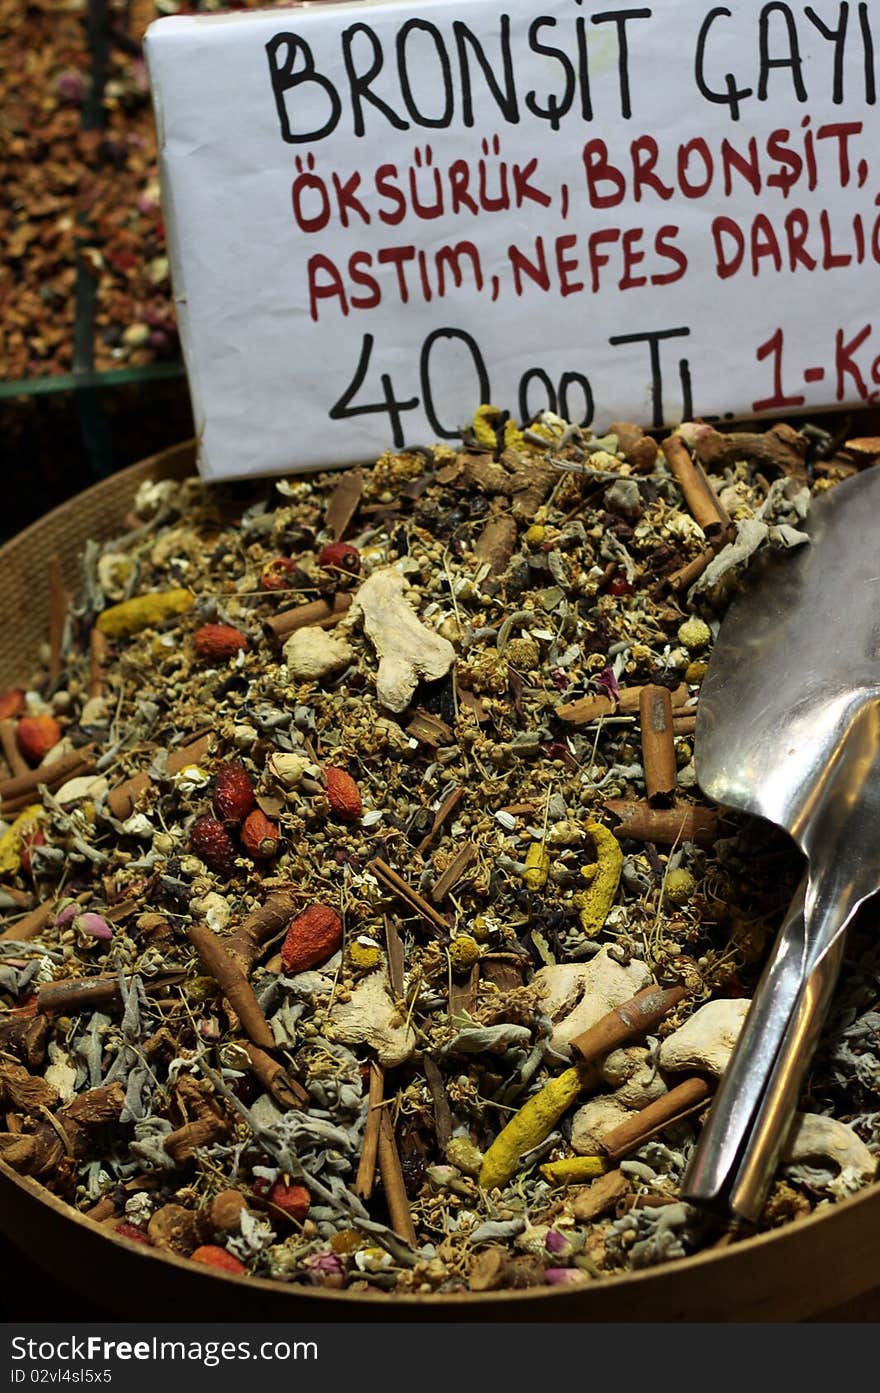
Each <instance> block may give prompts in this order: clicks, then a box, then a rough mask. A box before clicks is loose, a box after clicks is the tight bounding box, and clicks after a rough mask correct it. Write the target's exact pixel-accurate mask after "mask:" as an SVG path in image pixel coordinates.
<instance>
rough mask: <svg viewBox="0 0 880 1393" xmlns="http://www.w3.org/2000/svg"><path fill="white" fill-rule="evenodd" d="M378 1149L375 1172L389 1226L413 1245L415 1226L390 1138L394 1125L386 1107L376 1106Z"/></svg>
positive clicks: (400, 1168)
mask: <svg viewBox="0 0 880 1393" xmlns="http://www.w3.org/2000/svg"><path fill="white" fill-rule="evenodd" d="M378 1150H379V1174H380V1175H381V1177H382V1189H383V1190H384V1191H385V1202H386V1204H387V1205H388V1214H389V1217H390V1219H391V1227H392V1228H393V1230H394V1232H395V1233H396V1234H397V1235H398V1237H399V1238H402V1239H403V1240H404V1242H405V1243H409V1244H410V1245H411V1246H412V1247H413V1248H414V1247H415V1246H416V1242H417V1239H416V1229H415V1224H414V1223H413V1217H412V1211H411V1209H410V1207H409V1200H408V1198H407V1194H406V1185H405V1183H404V1179H403V1169H402V1167H401V1164H400V1155H399V1153H398V1150H397V1142H396V1141H395V1139H394V1128H393V1126H392V1124H391V1118H390V1117H389V1116H388V1110H387V1108H380V1109H379V1148H378Z"/></svg>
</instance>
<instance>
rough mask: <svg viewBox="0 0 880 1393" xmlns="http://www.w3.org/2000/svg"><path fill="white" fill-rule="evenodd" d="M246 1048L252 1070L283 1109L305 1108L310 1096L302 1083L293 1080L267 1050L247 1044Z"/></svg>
mask: <svg viewBox="0 0 880 1393" xmlns="http://www.w3.org/2000/svg"><path fill="white" fill-rule="evenodd" d="M244 1048H245V1049H246V1050H247V1053H248V1056H249V1058H250V1061H251V1068H252V1069H253V1071H254V1073H255V1074H256V1076H257V1078H258V1079H259V1081H260V1083H261V1084H262V1085H263V1087H264V1088H265V1090H266V1092H267V1093H270V1094H271V1095H272V1097H273V1098H274V1099H275V1102H276V1103H278V1104H279V1105H280V1106H281V1107H282V1108H304V1107H305V1106H306V1104H307V1103H308V1101H309V1095H308V1093H307V1091H306V1090H305V1089H304V1088H303V1086H302V1084H301V1083H298V1082H297V1080H296V1079H292V1078H291V1077H290V1075H289V1074H288V1072H287V1070H286V1069H285V1068H284V1065H283V1064H279V1063H278V1060H277V1059H273V1058H272V1056H271V1055H270V1054H267V1053H266V1051H265V1050H261V1049H259V1048H258V1047H257V1046H256V1045H252V1044H250V1042H247V1041H246V1042H245V1045H244Z"/></svg>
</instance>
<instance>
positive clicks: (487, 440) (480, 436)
mask: <svg viewBox="0 0 880 1393" xmlns="http://www.w3.org/2000/svg"><path fill="white" fill-rule="evenodd" d="M500 424H501V412H500V411H499V410H498V407H497V406H488V405H484V406H480V407H478V408H477V410H476V411H475V412H474V418H473V421H472V426H473V431H474V438H475V439H476V441H477V443H478V444H480V445H483V446H484V447H485V448H486V449H487V450H494V449H495V448H496V446H497V444H498V426H499V425H500ZM504 444H505V447H506V448H507V449H512V450H521V449H522V448H523V446H524V445H525V441H524V439H523V436H522V431H518V430H517V428H516V426H515V425H514V423H513V421H512V420H510V418H509V417H508V419H507V420H506V421H505V422H504Z"/></svg>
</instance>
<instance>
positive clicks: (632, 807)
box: [0, 407, 880, 1293]
mask: <svg viewBox="0 0 880 1393" xmlns="http://www.w3.org/2000/svg"><path fill="white" fill-rule="evenodd" d="M878 454H880V441H872V440H850V441H848V442H847V443H846V445H842V444H840V442H837V443H835V442H834V441H833V440H832V439H831V438H830V437H829V436H828V435H827V434H826V433H825V432H824V431H822V430H820V429H818V428H816V427H813V426H804V427H802V429H801V430H800V431H796V430H794V429H793V428H791V427H789V426H786V425H782V424H779V425H775V426H773V427H772V428H771V429H770V430H768V431H766V432H760V433H752V432H732V433H728V434H721V433H719V432H717V431H715V430H714V429H713V428H712V427H710V426H707V425H704V424H702V423H696V424H691V423H689V424H686V425H684V426H682V427H681V428H680V429H679V430H678V431H677V432H675V433H674V434H673V435H672V436H670V437H669V438H668V439H666V440H664V441H663V443H662V446H661V448H660V449H659V450H658V447H657V445H656V443H655V441H654V440H653V439H652V438H651V437H650V436H646V435H644V434H643V433H642V432H641V431H640V430H639V429H638V428H637V427H634V426H631V425H629V424H626V423H618V424H615V425H612V426H611V427H610V428H609V430H608V432H607V433H606V434H605V435H603V436H599V437H596V436H594V435H592V434H591V433H590V432H589V431H587V430H584V429H580V428H577V427H575V426H572V425H570V424H567V423H566V422H564V421H562V420H560V419H559V418H558V417H555V416H551V415H544V416H541V417H539V418H538V419H537V420H536V421H535V422H534V423H533V424H532V425H531V427H530V428H528V429H526V430H524V431H520V430H517V429H516V428H515V427H514V426H513V424H512V423H511V422H510V421H509V420H507V419H506V417H505V416H504V415H503V414H502V413H499V412H496V411H494V410H493V409H492V408H490V407H483V408H481V409H480V411H479V412H478V413H477V415H476V417H475V418H474V421H473V422H472V424H471V426H470V427H469V428H468V430H467V431H466V432H465V433H464V435H463V440H462V446H461V448H459V449H452V448H450V447H449V446H448V445H443V446H435V447H434V448H433V449H426V450H418V451H416V450H413V451H408V452H405V453H402V454H392V453H387V454H385V455H383V456H382V457H381V458H380V459H379V460H378V461H377V463H376V464H375V465H374V466H373V467H372V468H369V469H368V468H355V469H350V470H348V471H347V472H345V473H342V474H325V475H320V476H313V477H309V478H308V479H297V478H291V479H289V480H282V481H279V482H276V483H272V482H263V483H262V484H258V485H256V486H254V485H250V486H248V488H247V490H244V489H242V488H241V487H238V488H234V487H229V486H226V487H223V488H218V487H214V488H206V487H205V486H204V485H203V484H202V483H201V482H200V481H198V480H197V479H195V478H193V479H189V480H186V481H184V482H183V483H178V482H174V481H162V482H158V483H152V482H150V483H146V484H143V485H142V486H141V488H140V489H139V491H138V494H137V497H136V498H135V499H134V510H133V514H132V516H131V518H130V519H129V522H130V526H128V530H127V531H126V532H125V533H124V534H123V535H121V536H118V537H116V538H114V539H112V540H111V541H109V542H98V541H97V540H96V541H92V542H90V543H89V544H88V545H87V547H86V548H85V551H84V554H83V557H82V584H81V587H80V590H79V593H78V594H77V595H76V596H74V597H72V598H70V597H68V596H67V595H66V594H65V593H64V591H63V587H62V583H61V579H60V575H59V573H58V567H57V564H55V565H54V566H52V570H51V575H52V579H53V585H52V595H53V604H52V614H51V616H50V623H49V630H48V643H47V650H46V658H45V666H44V667H43V668H42V669H41V671H40V672H39V673H35V674H28V673H22V677H21V681H22V686H21V687H20V688H13V689H11V690H9V691H7V692H6V693H4V694H2V696H0V714H2V721H0V741H2V749H3V752H4V755H5V759H6V763H7V765H8V776H7V777H5V778H4V779H2V780H0V798H2V804H0V811H2V816H3V818H4V820H5V822H4V826H5V830H4V831H3V832H2V836H0V905H2V907H3V920H4V927H3V931H2V935H0V990H2V993H3V1004H4V1010H3V1014H2V1016H0V1050H2V1054H0V1087H2V1101H3V1105H4V1109H5V1122H4V1128H5V1130H3V1131H2V1132H0V1156H2V1158H3V1160H5V1161H6V1163H7V1164H8V1165H10V1166H12V1167H13V1168H14V1169H15V1170H17V1171H18V1172H19V1173H20V1174H23V1175H29V1176H33V1177H35V1178H36V1179H38V1180H39V1181H40V1182H41V1183H42V1184H43V1185H45V1186H46V1187H47V1188H48V1189H50V1190H51V1191H53V1192H54V1193H55V1194H57V1195H59V1196H60V1197H62V1198H63V1199H65V1200H67V1201H68V1202H69V1203H70V1204H71V1205H73V1206H75V1207H76V1208H77V1209H78V1210H80V1211H81V1212H83V1213H86V1214H89V1215H90V1216H91V1217H92V1218H94V1219H96V1220H97V1221H99V1222H101V1223H103V1224H105V1225H107V1226H108V1228H112V1229H114V1230H115V1231H116V1233H117V1234H119V1235H121V1236H122V1237H123V1238H125V1239H128V1240H130V1241H132V1242H136V1243H141V1244H150V1245H152V1246H154V1247H156V1248H158V1249H163V1250H166V1251H172V1252H175V1253H177V1254H180V1255H181V1256H183V1257H185V1258H190V1259H192V1260H193V1261H196V1262H201V1263H205V1264H209V1265H213V1266H215V1267H218V1268H222V1269H223V1270H226V1271H230V1272H237V1273H242V1274H252V1275H257V1276H262V1277H270V1278H274V1279H277V1280H279V1281H284V1282H292V1283H297V1282H301V1283H308V1284H310V1285H317V1286H328V1287H334V1288H345V1289H346V1290H349V1291H353V1292H357V1291H377V1292H381V1291H384V1292H389V1293H394V1292H407V1293H410V1292H439V1293H447V1292H448V1293H467V1292H468V1291H471V1292H480V1291H487V1290H496V1289H497V1290H505V1289H511V1288H519V1287H525V1286H540V1285H548V1284H549V1285H552V1284H570V1283H581V1282H589V1281H592V1280H595V1279H597V1278H600V1277H601V1276H602V1275H603V1274H606V1273H614V1272H620V1271H622V1270H625V1269H628V1268H635V1267H641V1266H646V1265H650V1264H654V1263H658V1262H662V1261H665V1260H667V1259H672V1258H676V1257H681V1256H683V1255H685V1254H686V1253H689V1252H694V1251H697V1250H698V1249H700V1248H701V1247H704V1246H706V1245H709V1244H711V1243H713V1242H714V1241H716V1239H717V1236H718V1230H717V1229H716V1228H714V1227H713V1226H712V1225H711V1224H710V1223H709V1222H708V1221H707V1220H706V1219H705V1218H704V1217H703V1216H702V1215H701V1214H700V1213H699V1212H698V1211H697V1210H695V1209H693V1208H691V1207H690V1206H688V1205H686V1204H684V1203H682V1202H681V1200H680V1197H679V1185H680V1181H681V1177H682V1174H683V1172H684V1170H685V1167H686V1165H687V1161H688V1157H689V1155H690V1153H691V1151H692V1148H693V1145H694V1141H695V1138H696V1136H697V1135H698V1133H699V1128H700V1123H701V1119H702V1117H703V1116H704V1115H705V1111H706V1108H707V1106H708V1104H709V1102H710V1100H711V1097H712V1094H713V1091H714V1088H715V1086H716V1082H717V1079H718V1078H719V1076H720V1075H721V1074H722V1073H723V1071H724V1069H725V1066H726V1064H727V1061H728V1059H729V1058H730V1054H731V1051H732V1049H733V1045H734V1043H735V1041H736V1037H737V1033H738V1031H739V1028H740V1026H741V1024H742V1021H743V1018H744V1016H745V1013H746V1010H747V1008H748V1003H749V997H750V994H751V992H752V990H753V988H754V985H755V982H756V981H757V978H758V976H759V974H760V970H761V966H762V963H763V959H764V957H765V955H766V950H767V949H768V947H769V945H770V943H771V942H772V937H773V934H774V932H775V930H776V928H777V926H778V924H779V922H780V921H781V918H782V915H783V913H784V912H785V909H786V907H787V904H788V900H789V898H790V895H791V892H792V890H793V887H794V884H795V883H796V880H797V877H798V871H799V865H798V856H797V854H796V853H795V851H794V850H793V847H792V846H791V844H790V843H789V842H788V841H787V839H786V838H785V837H784V836H782V835H781V834H778V833H776V832H774V831H773V830H772V829H770V828H768V827H767V826H765V825H763V824H760V825H759V824H757V823H756V822H755V821H751V820H749V819H746V818H744V817H742V816H739V815H735V814H732V813H728V812H725V810H724V809H719V808H716V807H714V806H709V805H708V804H707V802H706V800H705V799H703V798H702V796H701V795H700V792H699V790H698V788H697V786H696V779H695V773H694V767H693V761H692V755H693V749H692V741H693V731H694V726H695V713H696V706H697V702H698V700H699V689H700V683H701V681H702V678H703V676H704V673H705V671H706V665H707V661H708V658H709V655H710V653H711V647H712V642H713V638H714V636H715V634H716V633H717V630H718V625H719V622H720V618H721V616H722V614H723V612H724V609H725V607H726V605H727V603H728V601H729V599H730V598H731V596H732V595H733V594H734V593H735V592H736V590H737V588H738V587H739V586H740V584H741V583H742V578H743V575H744V573H746V572H747V568H748V563H749V560H750V558H751V557H752V556H753V555H754V554H755V553H756V552H757V551H758V550H759V549H761V548H766V547H778V548H794V547H798V546H801V545H804V544H806V543H807V541H808V539H807V537H806V534H805V533H804V531H803V523H804V520H805V519H806V517H807V515H808V511H809V507H810V502H811V498H812V496H813V495H815V494H816V493H817V492H820V491H823V490H826V489H828V488H832V487H834V485H835V484H836V483H837V482H839V481H840V480H841V479H843V478H845V477H847V476H848V475H849V474H852V473H853V472H855V471H856V470H857V469H860V468H864V467H870V466H872V465H873V462H874V460H875V459H876V457H877V455H878ZM245 494H246V495H247V496H246V497H245ZM50 564H51V563H50ZM848 951H849V957H848V960H847V962H846V964H845V967H844V971H843V975H842V979H841V983H840V986H839V988H838V992H837V996H836V998H835V1007H834V1014H833V1018H832V1020H831V1022H830V1024H829V1026H828V1028H827V1030H826V1033H825V1037H824V1041H823V1044H822V1046H821V1047H820V1052H819V1055H818V1056H817V1059H816V1061H815V1064H814V1067H813V1069H812V1072H811V1076H810V1080H809V1086H808V1088H809V1091H808V1093H807V1094H806V1095H805V1096H804V1097H803V1098H802V1100H801V1113H800V1114H799V1119H798V1122H797V1125H796V1127H795V1128H794V1129H793V1131H792V1133H791V1136H790V1138H789V1141H788V1144H787V1148H786V1152H785V1155H784V1157H783V1161H782V1163H781V1165H780V1168H779V1171H778V1174H777V1178H776V1183H775V1185H774V1188H773V1191H772V1193H771V1196H770V1198H769V1200H768V1203H767V1205H766V1207H765V1210H764V1213H763V1215H762V1218H761V1226H762V1227H764V1228H767V1227H771V1226H774V1225H777V1224H780V1223H783V1222H787V1221H790V1220H793V1219H796V1218H797V1217H798V1216H800V1215H802V1214H806V1213H809V1212H810V1211H811V1210H812V1209H814V1208H815V1207H816V1206H817V1205H819V1204H825V1203H828V1202H829V1201H833V1200H834V1199H837V1198H840V1197H842V1196H844V1195H846V1194H849V1193H851V1192H853V1191H855V1190H856V1189H858V1188H860V1187H861V1186H863V1185H866V1184H868V1183H870V1182H871V1181H872V1180H873V1178H874V1174H875V1170H876V1152H877V1149H878V1147H880V1124H878V1119H880V1114H878V1112H877V1110H876V1104H875V1102H874V1098H875V1094H876V1089H877V1086H878V1083H880V1059H878V1057H877V1054H876V1053H875V1050H874V1041H875V1039H876V1025H877V1016H876V1009H875V1008H876V1001H877V997H878V985H880V955H878V953H877V952H876V950H874V949H873V948H872V947H871V944H870V940H868V939H867V938H865V939H863V938H860V937H859V930H858V928H856V930H855V931H854V934H853V935H852V937H851V941H850V944H849V950H848Z"/></svg>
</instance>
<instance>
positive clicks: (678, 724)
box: [672, 712, 697, 735]
mask: <svg viewBox="0 0 880 1393" xmlns="http://www.w3.org/2000/svg"><path fill="white" fill-rule="evenodd" d="M696 728H697V717H696V713H694V715H692V716H691V715H682V716H677V715H676V714H675V713H674V712H673V716H672V733H673V735H693V733H694V731H695V730H696Z"/></svg>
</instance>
